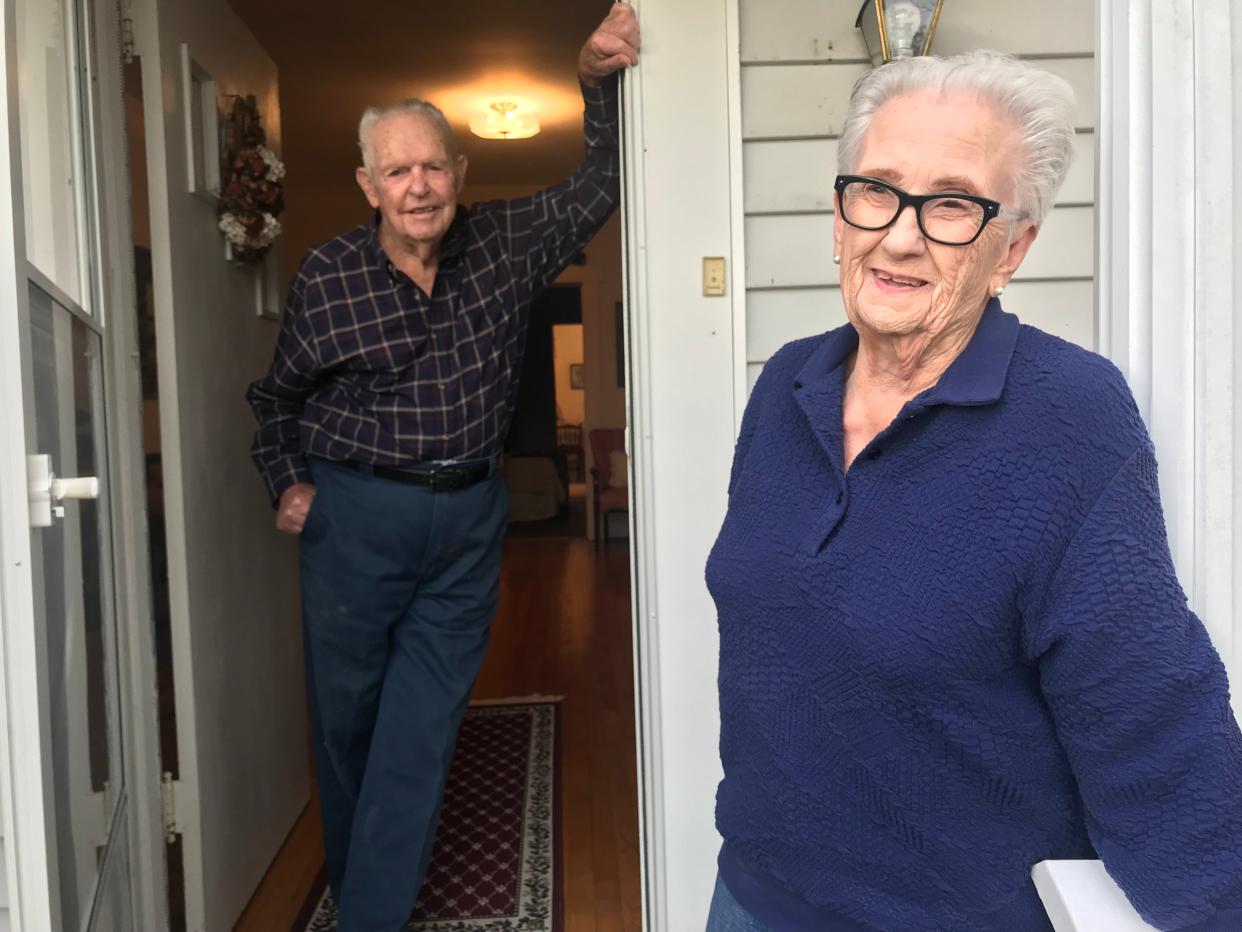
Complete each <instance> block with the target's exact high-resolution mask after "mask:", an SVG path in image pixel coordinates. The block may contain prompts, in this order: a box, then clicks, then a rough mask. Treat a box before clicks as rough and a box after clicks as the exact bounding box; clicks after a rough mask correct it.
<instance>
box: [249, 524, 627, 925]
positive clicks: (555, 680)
mask: <svg viewBox="0 0 1242 932" xmlns="http://www.w3.org/2000/svg"><path fill="white" fill-rule="evenodd" d="M629 582H630V580H629V562H628V557H627V553H626V548H625V546H624V542H623V541H622V542H618V543H614V544H613V546H612V548H611V549H610V550H608V551H604V552H601V553H596V552H594V551H593V550H592V549H591V543H590V542H589V541H587V540H584V539H569V540H518V541H506V542H505V556H504V568H503V571H502V573H501V595H500V613H499V615H498V617H497V619H496V622H495V624H494V625H493V626H492V643H491V647H490V650H489V653H488V658H487V661H486V662H485V663H484V665H483V670H482V672H481V673H480V675H479V680H478V683H477V684H476V685H475V690H474V696H475V698H477V699H501V698H510V697H523V696H532V695H545V696H546V695H558V696H563V697H564V701H563V704H562V710H561V711H562V716H561V722H562V735H561V737H562V742H563V744H562V749H563V758H562V779H563V784H562V795H561V799H562V806H563V812H562V816H563V825H564V832H563V847H562V857H563V858H564V874H565V920H566V921H565V928H566V930H567V932H628V930H638V929H640V928H641V927H642V917H641V889H640V877H639V852H638V791H637V774H636V770H635V766H636V765H635V748H634V680H633V668H632V651H631V646H630V644H631V642H630V594H629ZM317 806H318V803H317V802H315V801H312V805H311V806H309V807H308V808H307V811H306V812H304V813H303V815H302V818H301V819H299V821H298V823H297V825H296V826H295V827H294V829H293V831H292V832H291V833H290V835H289V838H288V840H287V841H286V842H285V845H284V847H283V848H282V849H281V851H280V853H279V855H278V856H277V858H276V860H275V861H274V862H273V864H272V867H271V869H270V870H269V871H268V874H267V876H266V877H265V878H264V880H263V883H262V885H261V886H260V887H259V889H258V890H257V891H256V893H255V896H254V898H253V899H252V900H251V902H250V904H249V905H248V906H247V908H246V911H245V913H244V914H243V915H242V917H241V920H240V921H239V922H238V924H237V926H236V929H237V930H239V932H284V930H286V929H289V928H290V927H291V926H292V924H293V922H294V920H295V919H296V917H297V914H298V910H299V909H300V908H301V906H302V904H303V902H304V901H305V899H306V895H307V891H309V890H310V888H311V885H312V884H313V882H314V880H315V876H316V874H317V873H318V871H319V868H320V866H321V865H322V863H323V836H322V832H321V830H320V826H319V816H318V809H317Z"/></svg>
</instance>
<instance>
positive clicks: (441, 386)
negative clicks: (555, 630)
mask: <svg viewBox="0 0 1242 932" xmlns="http://www.w3.org/2000/svg"><path fill="white" fill-rule="evenodd" d="M440 391H444V383H443V382H441V383H440Z"/></svg>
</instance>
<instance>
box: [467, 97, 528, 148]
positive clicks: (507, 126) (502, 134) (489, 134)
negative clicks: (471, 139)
mask: <svg viewBox="0 0 1242 932" xmlns="http://www.w3.org/2000/svg"><path fill="white" fill-rule="evenodd" d="M470 132H472V133H474V134H475V135H476V136H479V137H480V138H482V139H529V138H530V137H531V136H534V135H535V134H536V133H538V132H539V118H538V117H536V116H535V115H534V114H533V113H523V112H521V111H519V109H518V105H517V104H515V103H514V102H513V101H511V100H497V101H495V102H494V103H491V104H488V112H487V113H486V114H483V115H481V116H477V117H475V118H474V119H472V120H471V121H470Z"/></svg>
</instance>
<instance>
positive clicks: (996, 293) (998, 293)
mask: <svg viewBox="0 0 1242 932" xmlns="http://www.w3.org/2000/svg"><path fill="white" fill-rule="evenodd" d="M1004 293H1005V289H1004V288H997V289H996V290H995V291H993V292H992V296H993V297H996V298H999V297H1000V296H1001V295H1003V294H1004Z"/></svg>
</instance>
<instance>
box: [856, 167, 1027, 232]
mask: <svg viewBox="0 0 1242 932" xmlns="http://www.w3.org/2000/svg"><path fill="white" fill-rule="evenodd" d="M835 187H836V190H837V197H838V199H839V203H840V209H841V219H842V220H844V221H845V222H846V223H848V224H849V225H850V226H852V227H858V229H860V230H883V229H884V228H885V227H890V226H892V225H893V224H894V223H896V222H897V218H898V217H900V216H901V212H902V211H903V210H905V209H906V207H913V208H914V216H915V218H916V219H917V220H918V224H919V229H920V230H922V231H923V235H924V236H926V237H927V238H928V239H929V240H931V241H932V242H933V243H941V244H942V245H945V246H969V245H970V244H971V243H973V242H974V241H975V240H977V239H978V238H979V234H980V233H982V232H983V228H984V227H986V226H987V225H988V221H990V220H992V219H993V218H994V217H999V216H1002V215H1004V216H1007V217H1012V218H1015V219H1016V218H1019V217H1022V216H1025V215H1024V214H1023V213H1022V212H1021V211H1018V210H1012V209H1010V208H1007V207H1002V206H1001V203H1000V201H993V200H991V199H990V198H986V197H979V196H978V195H975V194H908V193H906V192H905V191H903V190H901V188H898V187H895V186H893V185H891V184H889V183H888V182H887V181H880V180H879V179H878V178H867V177H866V176H864V175H837V181H836V185H835Z"/></svg>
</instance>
